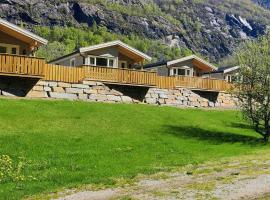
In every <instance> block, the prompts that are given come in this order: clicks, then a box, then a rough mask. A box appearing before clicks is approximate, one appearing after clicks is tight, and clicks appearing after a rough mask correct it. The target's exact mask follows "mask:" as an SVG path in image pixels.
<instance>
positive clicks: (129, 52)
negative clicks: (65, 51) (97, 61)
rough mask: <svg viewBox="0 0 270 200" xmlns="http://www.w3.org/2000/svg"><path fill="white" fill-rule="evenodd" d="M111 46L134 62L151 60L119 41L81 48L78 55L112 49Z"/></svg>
mask: <svg viewBox="0 0 270 200" xmlns="http://www.w3.org/2000/svg"><path fill="white" fill-rule="evenodd" d="M113 46H116V47H118V48H119V50H120V52H121V53H123V54H126V56H128V57H132V58H134V59H135V60H139V59H144V60H147V61H151V60H152V58H151V57H150V56H148V55H146V54H144V53H143V52H141V51H139V50H137V49H135V48H133V47H131V46H129V45H127V44H125V43H123V42H121V41H120V40H116V41H111V42H107V43H103V44H98V45H93V46H89V47H83V48H80V49H79V51H80V53H86V52H89V51H94V50H98V49H104V48H109V47H113Z"/></svg>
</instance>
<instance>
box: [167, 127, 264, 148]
mask: <svg viewBox="0 0 270 200" xmlns="http://www.w3.org/2000/svg"><path fill="white" fill-rule="evenodd" d="M164 129H165V131H166V133H168V134H171V135H174V136H176V137H179V138H187V139H190V138H193V139H197V140H202V141H207V142H208V143H211V144H224V143H232V144H233V143H240V144H246V145H252V146H262V145H266V143H265V142H263V140H262V139H261V138H257V137H255V136H256V135H255V134H254V136H249V135H240V134H236V133H231V132H222V131H215V130H205V129H202V128H199V127H194V126H165V127H164Z"/></svg>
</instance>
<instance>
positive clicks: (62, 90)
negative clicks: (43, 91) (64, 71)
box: [52, 87, 65, 93]
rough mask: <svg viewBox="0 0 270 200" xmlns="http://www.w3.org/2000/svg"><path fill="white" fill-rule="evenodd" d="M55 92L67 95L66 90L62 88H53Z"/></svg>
mask: <svg viewBox="0 0 270 200" xmlns="http://www.w3.org/2000/svg"><path fill="white" fill-rule="evenodd" d="M52 91H53V92H58V93H65V89H64V88H62V87H52Z"/></svg>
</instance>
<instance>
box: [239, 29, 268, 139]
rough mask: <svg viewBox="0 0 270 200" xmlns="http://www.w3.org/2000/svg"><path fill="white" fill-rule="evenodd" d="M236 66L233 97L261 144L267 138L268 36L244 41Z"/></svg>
mask: <svg viewBox="0 0 270 200" xmlns="http://www.w3.org/2000/svg"><path fill="white" fill-rule="evenodd" d="M237 58H238V62H239V66H240V72H239V82H238V84H237V87H236V90H235V91H236V95H237V97H238V98H239V104H240V107H241V109H242V112H243V114H244V117H245V118H247V119H248V120H250V121H251V123H252V124H253V125H254V129H255V130H256V132H257V133H259V134H260V135H261V136H262V137H263V138H264V140H265V141H267V142H268V141H269V136H270V124H269V122H270V34H269V35H267V36H264V37H261V38H259V39H258V40H257V41H255V40H253V41H248V42H247V43H246V44H244V45H243V48H242V49H241V50H240V51H239V52H238V53H237Z"/></svg>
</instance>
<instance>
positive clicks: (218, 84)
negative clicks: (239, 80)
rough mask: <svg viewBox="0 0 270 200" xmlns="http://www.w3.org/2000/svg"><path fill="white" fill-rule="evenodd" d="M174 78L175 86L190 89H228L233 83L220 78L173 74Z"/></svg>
mask: <svg viewBox="0 0 270 200" xmlns="http://www.w3.org/2000/svg"><path fill="white" fill-rule="evenodd" d="M175 79H176V87H185V88H190V89H200V90H210V91H228V90H230V89H232V87H233V84H230V83H228V82H227V81H225V80H220V79H210V78H201V77H188V76H175Z"/></svg>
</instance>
